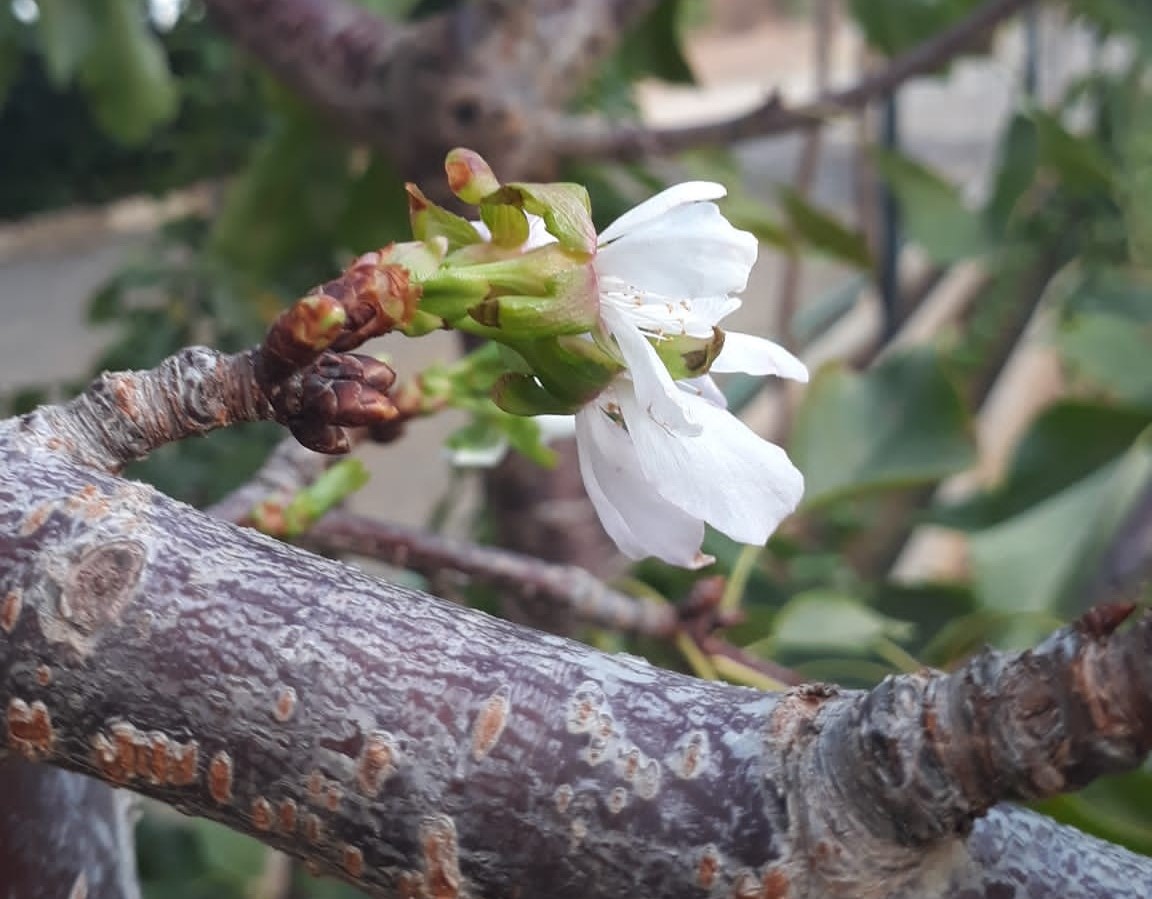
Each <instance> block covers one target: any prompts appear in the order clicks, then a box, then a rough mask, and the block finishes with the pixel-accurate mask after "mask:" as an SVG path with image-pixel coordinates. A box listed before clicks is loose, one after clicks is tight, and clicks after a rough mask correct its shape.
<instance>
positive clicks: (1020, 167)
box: [984, 113, 1037, 235]
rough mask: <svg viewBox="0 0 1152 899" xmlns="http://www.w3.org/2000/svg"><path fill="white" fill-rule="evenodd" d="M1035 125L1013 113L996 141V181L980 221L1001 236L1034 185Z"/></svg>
mask: <svg viewBox="0 0 1152 899" xmlns="http://www.w3.org/2000/svg"><path fill="white" fill-rule="evenodd" d="M1036 144H1037V141H1036V123H1035V122H1034V121H1033V120H1032V119H1030V118H1028V116H1026V115H1022V114H1020V113H1017V114H1016V115H1014V116H1013V117H1012V121H1011V122H1009V123H1008V127H1007V128H1005V129H1004V132H1003V134H1002V136H1001V138H1000V152H999V155H998V157H997V160H996V180H995V183H994V184H993V186H992V193H991V195H990V196H989V198H988V202H987V203H986V204H985V206H984V220H985V222H987V224H988V226H989V227H990V228H991V229H992V230H993V231H994V232H995V233H996V234H1001V235H1002V234H1003V233H1004V232H1005V231H1006V230H1007V228H1008V225H1009V224H1010V222H1011V221H1012V220H1013V218H1014V216H1015V215H1016V212H1017V208H1018V206H1019V204H1020V201H1021V199H1022V198H1023V197H1024V196H1025V194H1026V192H1027V191H1028V189H1029V188H1030V187H1031V186H1032V185H1033V184H1034V183H1035V182H1036V155H1037V146H1036Z"/></svg>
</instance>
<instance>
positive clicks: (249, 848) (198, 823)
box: [192, 818, 268, 889]
mask: <svg viewBox="0 0 1152 899" xmlns="http://www.w3.org/2000/svg"><path fill="white" fill-rule="evenodd" d="M192 827H193V828H194V830H195V832H196V838H197V841H198V842H199V843H200V850H201V852H203V853H204V860H205V861H206V862H207V865H208V867H209V868H210V869H214V870H215V871H216V872H218V873H220V874H222V875H225V876H227V878H228V880H229V881H231V882H232V884H233V885H234V886H236V887H238V888H240V889H243V888H244V887H246V886H248V885H250V884H251V883H253V882H254V881H256V880H257V878H259V876H260V873H261V872H262V871H263V870H264V858H265V855H266V854H267V853H268V850H267V849H266V848H265V847H264V846H263V845H262V844H260V843H258V842H256V841H255V840H254V839H252V838H251V837H247V836H244V835H243V834H240V833H237V832H236V831H234V830H229V829H228V828H227V827H224V826H223V825H221V824H216V823H215V822H213V821H207V820H205V819H203V818H197V819H194V820H193V822H192Z"/></svg>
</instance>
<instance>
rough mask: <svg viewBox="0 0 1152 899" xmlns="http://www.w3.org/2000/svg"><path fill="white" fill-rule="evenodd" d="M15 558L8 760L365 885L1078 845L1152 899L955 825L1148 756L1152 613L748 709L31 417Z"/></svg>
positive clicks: (11, 481)
mask: <svg viewBox="0 0 1152 899" xmlns="http://www.w3.org/2000/svg"><path fill="white" fill-rule="evenodd" d="M0 557H2V558H3V559H4V560H5V565H4V567H3V571H2V572H0V703H2V704H3V706H4V708H5V711H6V728H5V732H4V743H5V745H6V747H7V748H8V749H9V750H10V751H15V752H18V753H21V754H23V755H24V756H26V757H27V758H29V759H32V760H36V761H42V762H48V763H51V764H54V765H59V766H62V767H65V768H69V769H72V770H75V771H80V772H84V773H89V774H93V775H95V776H98V777H101V778H103V779H105V780H107V781H109V782H112V783H116V784H123V785H125V786H128V787H130V788H132V789H135V790H139V791H141V792H144V793H146V794H149V795H152V796H155V797H157V798H159V799H161V800H163V801H165V802H168V803H170V804H172V805H173V806H175V807H176V808H179V809H181V810H183V811H186V812H189V813H193V814H200V815H206V816H208V817H212V818H215V819H217V820H221V821H224V822H225V823H228V824H229V825H231V826H233V827H237V828H239V829H242V830H245V831H247V832H250V833H253V834H255V835H256V836H258V837H259V838H260V839H262V840H264V841H266V842H268V843H269V844H271V845H274V846H277V847H279V848H282V849H284V850H286V851H289V852H292V853H294V854H296V855H298V856H301V857H304V858H307V859H309V860H310V861H311V862H312V863H313V864H314V865H315V866H316V867H318V868H319V869H321V870H323V871H326V872H329V873H333V874H336V875H337V876H341V877H344V878H345V879H348V880H350V881H352V882H354V883H358V884H360V885H361V886H363V887H365V888H367V889H370V890H373V891H375V892H378V893H380V894H381V895H409V896H434V897H463V896H466V895H471V896H493V897H495V896H515V895H549V896H555V897H566V896H573V897H575V896H579V897H582V899H589V897H596V896H605V897H608V896H612V897H615V896H621V895H635V894H641V895H659V896H667V897H676V896H693V897H700V896H704V895H710V894H711V895H716V896H720V895H737V896H760V897H769V896H775V897H780V896H793V897H802V896H803V897H820V896H829V897H831V896H852V897H857V899H867V897H872V896H875V897H881V896H893V897H896V896H932V895H939V896H964V897H970V896H989V897H992V896H996V897H1009V896H1020V897H1023V896H1025V895H1029V894H1027V893H1025V892H1024V890H1025V889H1026V888H1030V887H1028V884H1030V883H1031V884H1042V883H1043V882H1044V880H1045V878H1047V880H1048V881H1049V882H1053V883H1054V875H1053V873H1052V871H1051V870H1048V863H1049V859H1048V857H1047V856H1046V854H1045V853H1046V852H1049V851H1051V852H1055V851H1056V850H1055V849H1053V848H1051V847H1052V846H1055V845H1063V842H1068V841H1073V840H1075V841H1078V842H1077V845H1078V846H1079V849H1078V851H1077V857H1078V859H1079V863H1080V865H1081V868H1080V874H1079V875H1078V879H1077V878H1074V877H1072V876H1071V875H1069V876H1068V877H1064V876H1061V877H1060V878H1059V882H1060V888H1061V892H1060V895H1064V896H1077V895H1080V896H1084V897H1089V896H1094V895H1108V896H1111V897H1125V896H1130V897H1132V899H1136V897H1144V896H1146V895H1148V892H1149V888H1150V887H1152V862H1149V861H1148V860H1146V859H1139V858H1137V857H1135V856H1132V855H1130V854H1127V853H1124V852H1122V851H1120V850H1116V849H1114V848H1111V847H1106V848H1104V847H1102V845H1101V844H1097V843H1095V842H1092V841H1087V840H1083V839H1082V838H1080V837H1079V836H1075V837H1073V835H1072V834H1073V832H1067V831H1065V830H1063V829H1060V828H1053V829H1052V833H1053V834H1056V835H1057V836H1054V837H1053V838H1052V841H1051V842H1050V843H1040V844H1035V845H1033V844H1031V843H1030V844H1028V848H1027V849H1026V850H1020V853H1021V854H1020V855H1018V856H1014V857H1012V858H1010V859H1009V858H1007V857H1006V856H1005V854H1004V852H998V851H997V850H998V848H1000V847H999V846H998V844H997V843H996V842H995V840H993V838H992V837H984V836H982V834H984V833H985V830H986V829H987V828H989V827H992V828H993V830H992V831H991V833H994V834H995V833H1003V832H1012V833H1016V832H1023V828H1026V827H1027V828H1033V829H1035V827H1040V825H1035V826H1033V825H1031V824H1029V822H1031V821H1032V819H1031V818H1029V817H1021V818H1019V821H1020V822H1023V823H1019V824H1017V823H1014V822H1016V821H1017V816H1019V815H1020V813H1018V812H1016V811H1013V810H1011V809H1003V810H1000V811H998V812H996V813H995V814H994V815H993V817H992V818H991V819H989V820H988V821H987V822H986V823H984V824H981V825H978V826H977V828H976V830H975V831H974V832H973V833H972V834H971V835H970V834H969V830H970V828H971V826H972V822H973V821H974V820H976V819H977V818H978V817H979V816H980V815H981V814H982V813H984V811H985V810H986V809H987V808H988V807H989V806H990V805H991V804H992V803H993V802H997V801H1000V800H1002V799H1010V798H1019V797H1030V796H1035V795H1045V794H1050V793H1052V792H1055V791H1058V790H1062V789H1068V788H1072V787H1074V786H1075V785H1078V784H1081V783H1084V782H1086V781H1087V780H1088V779H1090V778H1091V777H1093V776H1096V775H1097V774H1099V773H1102V772H1104V771H1108V770H1119V769H1123V768H1129V767H1132V766H1133V765H1135V764H1137V763H1138V762H1139V761H1140V759H1141V758H1142V755H1143V753H1144V752H1145V751H1146V750H1147V748H1148V746H1149V743H1150V741H1152V707H1150V705H1149V703H1150V700H1149V697H1150V696H1152V618H1144V619H1141V621H1139V622H1138V623H1137V625H1136V626H1134V627H1133V628H1131V629H1127V630H1121V631H1116V632H1114V630H1113V629H1114V627H1115V625H1116V624H1117V623H1118V621H1119V619H1120V618H1121V617H1122V616H1121V615H1120V614H1118V613H1116V612H1115V611H1112V612H1105V613H1101V614H1098V615H1096V616H1095V617H1093V618H1091V619H1089V620H1087V621H1086V622H1084V623H1082V624H1081V625H1080V626H1079V627H1078V628H1075V629H1070V630H1068V631H1065V632H1061V633H1060V634H1058V635H1056V636H1055V637H1053V638H1052V639H1051V640H1050V641H1049V642H1048V643H1046V644H1045V645H1044V646H1043V647H1041V648H1039V649H1038V650H1036V651H1034V652H1032V653H1027V654H1024V655H1022V656H1006V655H1001V654H996V653H985V654H983V655H982V656H981V657H979V658H978V659H976V660H974V661H973V662H972V663H971V664H970V665H969V666H967V667H966V668H965V669H964V670H963V671H961V672H959V673H957V674H955V675H952V676H944V675H941V674H935V673H928V672H925V673H922V674H919V675H915V676H907V677H898V678H892V679H890V680H889V681H887V682H885V684H883V685H881V686H880V687H879V688H877V689H876V690H874V691H872V692H871V693H859V692H837V691H836V690H834V689H832V688H820V687H809V688H801V689H798V690H795V691H791V692H789V693H786V694H779V695H771V694H762V693H758V692H756V691H753V690H748V689H742V688H737V687H731V686H725V685H721V684H715V683H708V682H702V681H697V680H694V679H692V678H689V677H685V676H683V675H678V674H675V673H672V672H667V671H662V670H659V669H656V668H653V667H651V666H649V665H647V664H646V663H644V662H642V661H640V660H638V659H634V658H630V657H626V656H606V655H603V654H601V653H598V652H596V651H594V650H591V649H589V648H587V647H584V646H581V645H579V644H576V643H573V642H570V641H567V640H564V639H561V638H558V637H551V636H547V635H543V634H538V633H535V632H532V631H528V630H525V629H522V628H519V627H517V626H515V625H512V624H509V623H507V622H503V621H499V620H495V619H492V618H488V617H486V616H484V615H481V614H478V613H476V612H472V611H469V610H466V609H461V608H458V607H455V606H452V605H449V604H446V603H443V602H441V601H439V600H436V599H434V598H431V597H427V596H422V595H420V594H418V593H414V592H412V591H408V590H404V589H401V588H398V587H394V586H389V585H385V584H381V583H378V582H375V581H372V580H370V579H368V578H366V577H364V576H363V575H361V574H359V573H358V572H356V571H355V570H353V569H350V568H348V567H346V566H343V565H341V564H339V563H336V562H332V561H329V560H324V559H319V558H315V557H310V556H307V555H305V554H302V553H300V552H298V551H296V550H293V549H292V548H290V547H287V546H285V545H283V544H280V543H277V542H275V541H273V540H271V539H268V538H264V537H262V536H260V535H258V534H255V533H252V532H250V531H242V530H239V529H236V528H234V527H232V526H230V525H228V524H225V523H222V522H219V521H215V520H212V519H210V518H208V517H206V516H203V515H201V514H200V513H197V512H195V511H194V510H191V509H189V508H187V507H185V506H182V505H181V504H179V503H175V502H173V501H171V500H169V499H167V498H166V497H164V496H162V495H160V494H158V493H156V492H155V491H154V490H152V489H151V488H148V487H146V486H143V485H139V484H133V483H129V482H126V481H122V480H119V479H117V478H115V477H112V476H109V475H105V474H103V473H100V472H95V471H90V470H86V469H84V468H80V467H78V466H77V465H76V464H75V462H74V461H73V460H71V459H69V458H68V457H67V456H65V455H64V454H62V453H60V452H58V451H55V450H52V449H50V448H48V446H47V438H46V437H45V436H44V435H43V434H42V433H41V432H39V431H37V430H36V429H29V428H26V427H21V426H20V424H19V423H9V424H8V425H7V426H6V427H5V430H4V432H3V433H2V435H0ZM1005 819H1006V820H1007V823H1003V822H1004V820H1005ZM995 828H1000V830H996V829H995ZM1045 828H1047V825H1045V826H1044V828H1041V829H1042V830H1043V829H1045ZM1029 832H1031V831H1029ZM1062 841H1063V842H1062ZM1000 845H1003V844H1000ZM1003 848H1004V849H1005V851H1007V849H1015V847H1014V844H1011V843H1009V845H1007V846H1004V847H1003ZM1069 851H1070V850H1069ZM1062 857H1064V858H1068V857H1070V856H1067V855H1065V856H1062ZM1117 872H1119V873H1117ZM1110 878H1112V879H1110ZM1114 880H1115V881H1116V882H1115V883H1114V882H1113V881H1114ZM1104 882H1108V883H1110V884H1113V885H1112V886H1110V887H1109V888H1108V891H1107V892H1099V891H1097V892H1092V889H1097V888H1095V887H1089V886H1083V884H1092V883H1096V884H1100V883H1104ZM1078 883H1079V884H1081V885H1080V886H1078V885H1077V884H1078ZM949 884H952V885H953V886H949ZM973 884H983V885H982V886H980V887H979V888H978V891H975V892H973V890H977V887H976V886H973ZM953 887H955V888H953ZM1039 888H1040V887H1039V886H1037V889H1039ZM1077 889H1080V890H1081V892H1079V893H1077V892H1076V891H1077ZM965 890H968V892H964V891H965ZM1036 895H1043V893H1036Z"/></svg>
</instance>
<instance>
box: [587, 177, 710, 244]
mask: <svg viewBox="0 0 1152 899" xmlns="http://www.w3.org/2000/svg"><path fill="white" fill-rule="evenodd" d="M727 195H728V190H727V188H725V187H724V185H723V184H717V183H716V182H715V181H685V182H684V183H683V184H673V185H672V186H671V187H669V188H666V189H665V190H662V191H660V193H658V194H656V196H654V197H649V198H648V199H647V200H645V201H644V202H643V203H641V204H639V205H638V206H634V207H633V208H632V209H629V210H628V211H627V212H625V213H624V214H623V215H622V216H620V218H618V219H616V221H614V222H613V223H612V224H611V225H609V226H608V227H607V228H605V229H604V230H603V231H601V232H600V236H599V238H598V239H599V243H600V246H604V245H605V244H607V243H610V242H611V241H613V240H615V239H616V238H617V237H619V236H620V235H622V234H626V233H627V232H629V231H631V230H632V229H634V228H636V227H638V226H639V225H641V224H643V223H644V222H647V221H651V220H652V219H654V218H658V217H659V216H662V215H663V214H664V213H665V212H667V211H668V210H669V209H674V208H675V207H677V206H683V205H684V204H685V203H699V202H701V201H702V200H719V199H720V198H721V197H724V196H727Z"/></svg>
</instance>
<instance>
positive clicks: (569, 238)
mask: <svg viewBox="0 0 1152 899" xmlns="http://www.w3.org/2000/svg"><path fill="white" fill-rule="evenodd" d="M488 205H508V206H518V207H520V208H521V209H523V210H524V211H525V212H530V213H532V214H533V215H538V216H540V217H541V218H542V219H544V226H545V227H546V228H547V229H548V233H549V234H551V235H552V236H553V237H555V238H556V240H557V241H559V242H560V246H562V247H563V248H564V249H566V250H569V251H572V252H576V253H581V254H583V255H585V256H589V257H591V256H592V255H594V254H595V252H596V226H595V225H593V224H592V211H591V210H592V203H591V201H590V200H589V199H588V191H587V189H586V188H585V187H584V186H583V185H580V184H571V183H567V182H560V183H556V184H526V183H517V184H506V185H504V187H502V188H501V189H500V190H499V191H497V192H496V193H494V194H492V195H491V196H488V197H485V198H484V202H483V204H482V206H481V209H483V207H484V206H488Z"/></svg>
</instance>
